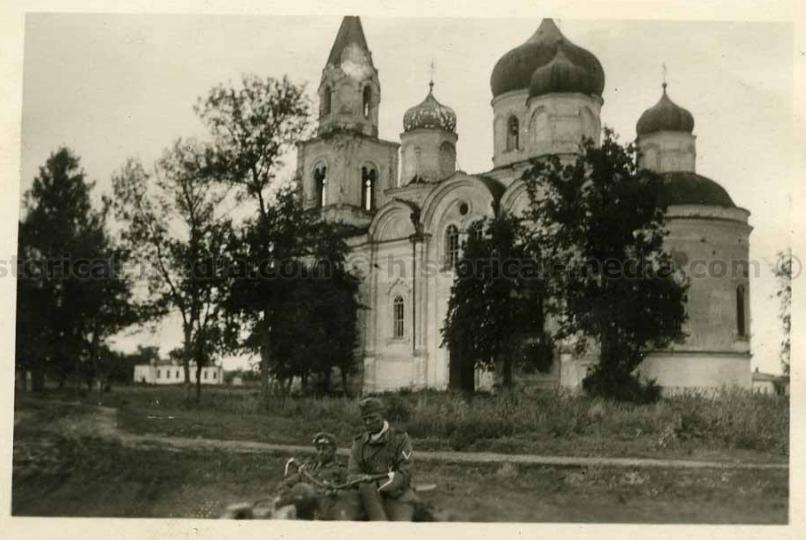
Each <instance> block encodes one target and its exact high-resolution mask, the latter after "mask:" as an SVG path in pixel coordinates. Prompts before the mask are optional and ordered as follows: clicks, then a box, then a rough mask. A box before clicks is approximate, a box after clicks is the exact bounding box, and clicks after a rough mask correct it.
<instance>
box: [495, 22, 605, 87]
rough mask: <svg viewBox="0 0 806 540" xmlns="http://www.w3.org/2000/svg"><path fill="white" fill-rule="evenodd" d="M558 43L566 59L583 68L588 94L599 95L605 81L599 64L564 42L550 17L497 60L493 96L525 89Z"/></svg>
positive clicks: (549, 60) (581, 49) (555, 52)
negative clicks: (522, 42)
mask: <svg viewBox="0 0 806 540" xmlns="http://www.w3.org/2000/svg"><path fill="white" fill-rule="evenodd" d="M560 42H563V51H564V52H565V53H566V55H567V56H568V59H569V60H570V61H571V62H573V63H574V64H575V65H576V66H578V67H579V68H581V69H583V70H585V71H586V73H587V75H588V77H589V78H590V80H591V88H590V92H589V93H590V94H594V95H597V96H599V97H601V96H602V91H603V90H604V83H605V75H604V70H603V69H602V64H600V63H599V60H598V59H597V58H596V57H595V56H594V55H593V54H592V53H590V52H589V51H586V50H585V49H583V48H582V47H579V46H577V45H574V44H573V43H571V42H570V41H568V39H566V38H565V36H563V34H562V32H560V29H559V28H557V25H556V24H554V21H553V20H551V19H543V22H542V23H540V27H539V28H538V29H537V32H535V33H534V35H533V36H532V37H531V38H529V40H528V41H527V42H526V43H524V44H523V45H520V46H519V47H516V48H514V49H512V50H511V51H509V52H508V53H506V54H505V55H504V56H502V57H501V59H500V60H498V62H497V63H496V64H495V67H494V68H493V73H492V75H491V76H490V88H491V89H492V91H493V96H494V97H495V96H499V95H501V94H503V93H505V92H510V91H512V90H526V89H528V88H529V86H530V82H531V78H532V74H533V73H534V72H535V70H536V69H537V68H539V67H541V66H543V65H545V64H548V63H549V62H551V60H552V59H553V58H554V57H555V55H556V54H557V48H558V46H559V43H560Z"/></svg>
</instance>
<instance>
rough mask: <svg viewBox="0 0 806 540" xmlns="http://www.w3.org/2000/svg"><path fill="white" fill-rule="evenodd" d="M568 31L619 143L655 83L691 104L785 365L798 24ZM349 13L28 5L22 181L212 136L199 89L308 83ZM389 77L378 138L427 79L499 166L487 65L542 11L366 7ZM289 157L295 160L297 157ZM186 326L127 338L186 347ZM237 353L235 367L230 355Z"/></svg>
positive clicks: (604, 25)
mask: <svg viewBox="0 0 806 540" xmlns="http://www.w3.org/2000/svg"><path fill="white" fill-rule="evenodd" d="M557 22H558V25H559V26H560V28H561V30H562V31H563V33H564V34H565V35H566V37H567V38H568V39H570V40H571V41H573V42H574V43H576V44H577V45H579V46H582V47H585V48H586V49H588V50H590V51H591V52H593V53H594V54H595V55H596V56H597V57H598V58H599V60H600V62H601V63H602V66H603V67H604V70H605V74H606V84H605V90H604V94H603V97H604V106H603V108H602V120H603V123H604V124H605V125H608V126H611V127H612V128H614V129H615V130H616V132H617V133H619V134H620V136H621V139H622V140H623V141H625V142H626V141H631V140H632V139H633V138H634V137H635V122H636V121H637V119H638V117H639V116H640V114H641V112H642V111H643V110H645V109H647V108H649V107H651V106H652V105H654V104H655V103H656V102H657V101H658V99H659V97H660V91H661V88H660V85H661V82H662V80H661V77H662V69H661V65H662V64H663V63H664V62H665V63H666V65H667V68H668V76H667V78H668V83H669V95H670V97H671V98H672V100H674V101H675V102H676V103H678V104H679V105H681V106H684V107H686V108H687V109H688V110H689V111H691V112H692V114H693V115H694V119H695V129H694V133H695V135H697V155H698V156H697V172H699V173H700V174H703V175H705V176H708V177H710V178H712V179H714V180H716V181H717V182H719V183H720V184H721V185H722V186H724V187H725V188H726V189H727V190H728V191H729V193H730V194H731V196H732V198H733V200H734V202H735V203H736V204H737V205H738V206H741V207H744V208H747V209H748V210H750V212H751V217H750V223H751V225H752V226H753V227H754V231H753V233H752V235H751V239H750V240H751V244H750V245H751V249H750V256H751V259H752V260H754V261H758V262H759V265H760V268H761V270H762V272H761V275H760V276H753V277H752V278H751V316H752V327H751V330H752V349H753V353H754V365H758V366H760V367H761V369H762V370H763V371H773V372H777V371H779V363H778V346H779V342H780V339H781V334H780V330H779V323H778V320H777V310H778V305H777V301H776V300H774V299H772V298H771V297H772V295H773V294H774V292H775V282H774V279H773V278H772V275H771V273H770V272H769V265H770V264H771V263H772V262H773V260H774V256H775V253H776V252H777V251H779V250H781V249H784V248H785V247H786V246H787V244H788V235H789V230H790V227H789V211H790V210H789V209H790V198H791V197H790V193H791V186H792V184H791V183H792V182H793V174H792V171H793V166H794V163H793V159H794V151H795V149H794V145H793V140H792V138H793V132H792V127H793V121H792V118H793V111H792V97H793V96H792V66H793V63H792V39H793V34H792V28H791V26H790V25H789V24H788V23H761V22H753V23H724V22H657V21H651V22H650V21H646V22H642V21H628V22H627V21H625V22H614V21H598V22H597V21H579V20H566V19H558V20H557ZM339 23H340V18H338V17H321V18H320V17H270V16H221V15H208V16H191V15H83V14H76V15H61V14H33V15H28V17H27V19H26V26H25V50H24V87H23V124H22V186H21V188H22V191H24V190H25V189H27V188H28V187H29V186H30V183H31V181H32V179H33V177H34V176H35V175H36V172H37V168H38V167H39V166H40V165H41V164H42V163H43V162H44V161H45V160H46V159H47V157H48V154H49V153H50V152H52V151H54V150H55V149H56V148H57V147H59V146H60V145H66V146H68V147H70V148H71V149H73V150H74V151H75V152H76V153H77V154H78V155H79V156H80V158H81V161H82V164H83V167H84V169H85V170H86V172H87V173H88V176H89V177H90V178H91V179H93V180H95V181H97V190H98V192H99V194H100V193H102V192H103V193H108V192H109V191H110V177H111V175H112V173H113V171H114V170H115V169H117V168H118V167H120V165H121V164H122V163H123V162H124V160H125V159H126V158H127V157H130V156H139V157H140V158H141V159H142V160H144V161H145V162H147V163H149V162H151V161H153V160H154V159H155V158H156V157H157V156H158V155H159V153H160V152H161V150H162V149H163V148H164V147H166V146H167V145H169V144H170V143H171V141H172V140H173V139H175V138H177V137H179V136H189V135H197V136H200V135H203V133H204V132H203V130H202V127H201V125H200V124H199V122H198V120H197V119H196V117H195V116H194V114H193V110H192V105H193V103H194V102H195V100H196V98H197V97H198V96H200V95H202V94H203V93H205V92H206V91H207V90H208V89H209V88H210V87H211V86H213V85H215V84H217V83H220V82H227V81H233V82H235V81H237V80H238V79H239V78H240V75H241V74H242V73H255V74H258V75H261V76H274V77H280V76H282V75H284V74H287V75H288V76H289V77H290V78H291V79H292V80H294V81H296V82H305V83H307V84H308V87H309V89H310V90H311V92H313V91H315V89H316V87H317V86H318V83H319V77H320V75H321V70H322V68H323V67H324V62H325V60H326V58H327V55H328V52H329V50H330V46H331V44H332V42H333V39H334V38H335V35H336V31H337V30H338V27H339ZM362 23H363V27H364V31H365V34H366V37H367V41H368V43H369V47H370V49H371V50H372V53H373V60H374V62H375V66H376V67H377V68H378V70H379V75H380V82H381V100H382V101H381V109H380V136H381V137H382V138H385V139H390V140H398V136H399V133H400V131H401V130H402V118H403V113H404V112H405V110H406V109H407V108H408V107H411V106H412V105H415V104H417V103H419V102H420V101H421V100H422V99H423V98H424V96H425V94H426V92H427V83H428V78H429V64H430V62H431V61H432V60H433V61H434V63H435V65H436V86H435V90H434V93H435V95H436V97H437V99H439V100H440V101H441V102H442V103H444V104H446V105H449V106H451V107H452V108H453V109H454V110H455V111H456V113H457V117H458V125H457V132H458V134H459V142H458V148H457V152H458V165H459V167H460V168H461V169H463V170H465V171H466V172H470V173H474V172H483V171H485V170H488V169H490V168H491V166H492V162H491V157H492V112H491V107H490V99H491V93H490V87H489V77H490V72H491V70H492V67H493V66H494V64H495V62H496V60H497V59H498V58H499V57H500V56H501V55H503V54H504V53H505V52H507V51H508V50H509V49H511V48H512V47H514V46H517V45H518V44H520V43H522V42H523V41H525V40H526V39H528V38H529V37H530V36H531V34H532V33H533V32H534V31H535V29H536V28H537V26H538V25H539V23H540V20H539V19H537V18H535V19H527V18H520V19H516V20H508V19H456V18H454V19H400V18H395V19H392V18H387V19H383V18H370V17H365V18H362ZM290 161H292V162H293V160H290ZM179 341H180V332H179V328H178V326H177V325H175V324H171V323H166V324H163V325H161V327H160V329H159V330H158V331H157V332H156V333H155V334H153V335H149V334H141V335H137V336H130V337H126V338H122V339H120V340H118V344H119V346H121V347H122V348H126V349H131V348H133V347H134V346H135V345H136V344H137V343H143V344H147V343H157V344H160V345H161V346H162V347H163V350H164V351H165V352H167V350H169V349H171V348H173V347H175V346H176V345H178V343H179ZM227 364H230V365H232V364H231V363H230V362H228V363H227Z"/></svg>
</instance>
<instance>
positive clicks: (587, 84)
mask: <svg viewBox="0 0 806 540" xmlns="http://www.w3.org/2000/svg"><path fill="white" fill-rule="evenodd" d="M595 84H596V80H595V79H594V78H593V77H591V74H590V72H589V71H587V70H585V69H583V68H581V67H579V66H578V65H576V64H574V63H573V62H572V61H571V59H570V58H568V56H567V55H566V54H565V50H564V47H563V46H562V45H561V46H559V47H558V48H557V54H556V55H555V56H554V58H553V59H552V60H551V62H549V63H548V64H546V65H544V66H540V67H539V68H537V69H536V70H535V72H534V73H533V74H532V79H531V83H530V84H529V97H535V96H542V95H545V94H552V93H554V92H578V93H580V94H591V93H592V91H593V88H594V85H595Z"/></svg>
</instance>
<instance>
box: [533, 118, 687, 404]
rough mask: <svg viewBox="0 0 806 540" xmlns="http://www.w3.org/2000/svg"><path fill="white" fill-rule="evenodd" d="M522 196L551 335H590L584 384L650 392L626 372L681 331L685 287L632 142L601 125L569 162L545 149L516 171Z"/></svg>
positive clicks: (594, 390) (655, 187)
mask: <svg viewBox="0 0 806 540" xmlns="http://www.w3.org/2000/svg"><path fill="white" fill-rule="evenodd" d="M523 178H524V180H525V182H526V185H527V189H528V193H529V198H530V207H529V210H528V212H527V218H528V219H529V220H530V221H531V222H532V223H533V224H534V226H533V227H531V228H530V229H529V230H530V233H531V239H530V241H529V245H530V251H531V253H532V256H533V257H534V259H535V260H536V261H538V262H539V264H540V265H541V268H544V269H545V270H546V272H545V273H546V276H547V278H546V281H547V297H548V299H549V302H547V304H546V308H547V310H548V311H549V312H550V313H552V314H553V315H554V316H555V317H556V319H557V326H558V330H557V337H558V338H560V339H564V340H569V339H572V338H576V350H577V352H579V353H581V352H583V351H584V349H585V347H586V346H587V345H588V342H589V341H590V340H591V339H592V340H594V341H595V342H596V344H597V345H598V348H599V363H598V365H596V367H595V368H594V369H593V370H592V371H591V372H590V373H589V374H588V376H587V377H586V378H585V380H584V381H583V387H584V388H585V390H586V391H588V392H589V393H591V394H595V395H603V396H606V397H610V398H615V399H620V400H634V401H643V400H651V399H654V398H656V397H657V395H658V388H657V386H655V385H654V383H653V382H650V383H648V384H644V383H642V382H641V381H640V380H639V379H638V377H637V375H636V373H635V370H636V368H637V367H638V366H639V365H640V364H641V362H642V361H643V359H644V358H645V356H646V355H647V353H648V352H650V351H651V350H652V349H655V348H661V347H664V346H667V345H668V344H669V343H671V342H672V341H674V340H676V339H679V338H681V337H683V332H682V324H683V322H684V320H685V301H686V291H687V284H686V282H685V279H684V277H683V276H682V274H681V273H679V272H677V271H676V270H675V267H674V265H673V262H672V259H671V257H670V256H669V254H668V253H667V252H666V251H664V248H663V240H664V237H665V235H666V234H667V232H666V229H665V222H664V215H665V211H666V207H665V205H664V203H663V198H662V197H661V191H660V190H661V180H660V178H659V177H658V176H657V175H656V174H654V173H652V172H651V171H647V170H640V169H639V167H638V163H637V152H636V149H635V148H634V147H633V146H632V145H630V146H628V147H626V148H625V147H623V146H621V145H619V144H618V142H617V141H616V140H615V137H614V135H613V133H612V131H610V130H605V136H604V140H603V142H602V144H601V146H596V145H594V143H593V142H592V141H590V140H589V141H587V142H585V143H584V145H583V147H582V148H581V152H580V153H579V154H578V155H577V157H576V158H575V159H574V160H570V161H569V160H564V159H561V158H560V157H559V156H556V155H555V156H549V157H547V158H546V159H543V160H537V161H534V162H533V163H532V166H531V168H530V169H529V170H527V171H526V172H525V173H524V176H523Z"/></svg>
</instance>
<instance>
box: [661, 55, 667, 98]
mask: <svg viewBox="0 0 806 540" xmlns="http://www.w3.org/2000/svg"><path fill="white" fill-rule="evenodd" d="M661 65H662V66H663V93H664V94H665V93H666V62H664V63H663V64H661Z"/></svg>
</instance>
